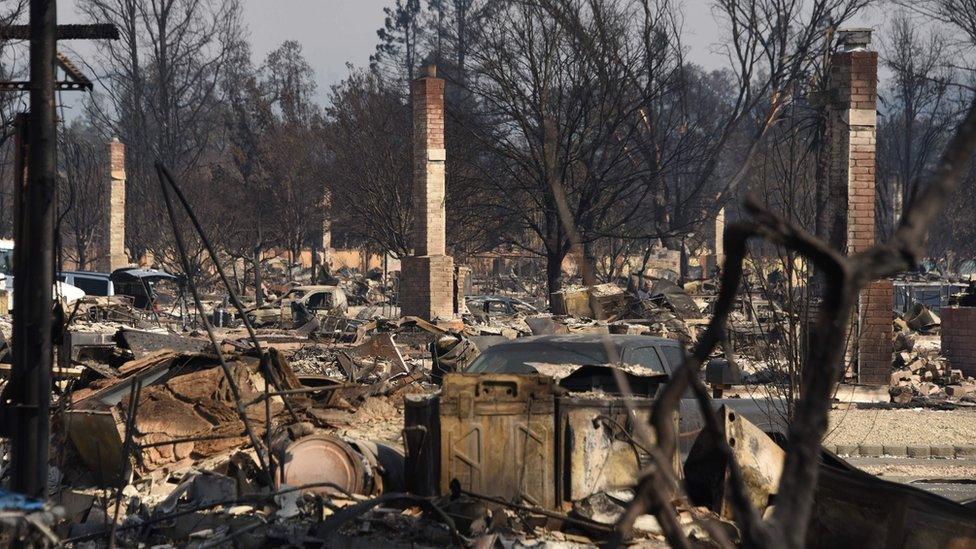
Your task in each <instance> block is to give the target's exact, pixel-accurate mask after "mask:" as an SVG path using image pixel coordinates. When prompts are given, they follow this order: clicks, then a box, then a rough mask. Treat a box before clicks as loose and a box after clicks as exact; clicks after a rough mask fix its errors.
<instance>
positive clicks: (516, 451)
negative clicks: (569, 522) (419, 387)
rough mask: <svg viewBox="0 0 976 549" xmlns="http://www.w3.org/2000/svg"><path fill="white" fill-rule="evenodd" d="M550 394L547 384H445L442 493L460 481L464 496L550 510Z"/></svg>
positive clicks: (475, 377) (539, 379)
mask: <svg viewBox="0 0 976 549" xmlns="http://www.w3.org/2000/svg"><path fill="white" fill-rule="evenodd" d="M552 390H553V382H552V379H551V378H549V377H546V376H538V375H513V374H447V375H446V376H444V389H443V392H442V394H441V400H440V430H441V475H440V479H441V482H440V489H441V492H442V493H446V492H447V491H448V489H449V485H450V483H451V481H452V480H454V479H457V481H458V482H459V483H460V485H461V489H462V490H466V491H469V492H474V493H478V494H482V495H487V496H498V497H501V498H505V499H507V500H510V501H516V502H518V501H522V502H528V503H530V504H532V505H536V506H540V507H547V508H552V507H554V505H555V502H556V494H555V485H556V483H555V478H554V477H555V475H554V473H555V471H554V464H555V462H556V455H555V451H556V445H555V433H554V430H555V429H554V426H555V420H554V402H553V396H552Z"/></svg>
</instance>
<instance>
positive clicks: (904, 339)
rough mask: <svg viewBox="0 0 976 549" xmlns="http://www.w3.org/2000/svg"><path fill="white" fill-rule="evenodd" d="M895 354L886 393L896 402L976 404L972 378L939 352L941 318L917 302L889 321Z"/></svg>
mask: <svg viewBox="0 0 976 549" xmlns="http://www.w3.org/2000/svg"><path fill="white" fill-rule="evenodd" d="M893 326H894V330H895V331H894V349H895V355H894V358H893V360H892V365H891V367H892V370H891V382H890V388H889V393H890V394H891V401H892V402H894V403H897V404H909V403H916V404H925V403H942V402H947V401H948V402H961V403H972V404H976V379H974V378H973V377H971V376H966V375H964V374H963V372H962V370H959V369H955V368H952V367H951V364H949V362H948V360H947V359H946V358H945V357H944V356H943V355H942V353H941V344H940V338H939V331H940V328H941V319H940V318H939V316H938V315H937V314H935V313H934V312H932V311H930V310H929V309H928V308H927V307H925V306H924V305H922V304H920V303H915V304H914V305H913V306H912V308H911V309H909V311H908V312H907V313H905V314H904V315H898V316H896V318H895V319H894V321H893Z"/></svg>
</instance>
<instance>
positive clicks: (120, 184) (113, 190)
mask: <svg viewBox="0 0 976 549" xmlns="http://www.w3.org/2000/svg"><path fill="white" fill-rule="evenodd" d="M108 156H109V180H108V210H107V211H106V212H105V216H104V218H103V222H102V223H103V225H102V231H101V236H100V238H101V241H100V242H99V243H98V245H97V246H96V247H95V249H96V250H97V253H98V256H97V259H96V261H95V268H96V269H97V270H99V271H103V272H108V273H110V272H112V271H114V270H115V269H118V268H121V267H126V266H128V265H129V258H128V257H127V256H126V255H125V145H123V144H122V143H119V140H118V139H112V141H110V142H109V144H108Z"/></svg>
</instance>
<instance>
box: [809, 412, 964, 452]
mask: <svg viewBox="0 0 976 549" xmlns="http://www.w3.org/2000/svg"><path fill="white" fill-rule="evenodd" d="M827 432H828V434H827V437H826V438H825V439H824V443H825V444H906V445H908V444H920V445H926V444H927V445H930V446H931V445H953V444H976V409H960V410H951V411H942V410H926V409H921V408H919V409H906V410H902V409H899V410H883V409H874V410H872V409H854V408H852V409H849V410H831V412H830V426H829V427H828V429H827Z"/></svg>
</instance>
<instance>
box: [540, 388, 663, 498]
mask: <svg viewBox="0 0 976 549" xmlns="http://www.w3.org/2000/svg"><path fill="white" fill-rule="evenodd" d="M628 403H629V404H630V406H631V408H633V410H634V413H633V414H632V413H631V412H630V411H628V408H627V404H628ZM653 403H654V401H653V400H652V399H649V398H631V399H624V398H623V397H614V396H609V395H603V396H601V397H599V398H581V397H572V396H569V397H560V398H558V399H556V444H557V448H559V451H558V458H559V459H558V473H557V474H558V477H557V492H558V495H559V500H560V501H578V500H581V499H583V498H586V497H588V496H591V495H593V494H595V493H597V492H602V491H607V490H619V489H626V488H632V487H633V486H634V485H635V484H636V482H637V477H638V474H639V472H640V470H641V468H642V467H643V466H645V465H647V463H648V462H649V460H650V458H649V455H648V453H647V451H646V450H647V448H649V447H650V446H651V445H653V444H655V443H656V441H655V440H653V439H652V440H644V439H642V437H641V436H640V435H639V434H638V433H637V429H636V428H635V425H636V424H637V423H638V422H640V423H643V424H644V425H650V417H651V409H652V407H653ZM675 423H676V424H677V415H676V416H675ZM648 431H649V432H650V435H651V436H653V431H651V430H648ZM678 459H679V458H678V456H677V454H676V455H675V462H676V463H675V465H676V469H675V470H678V468H677V466H678V465H679V463H678Z"/></svg>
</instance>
